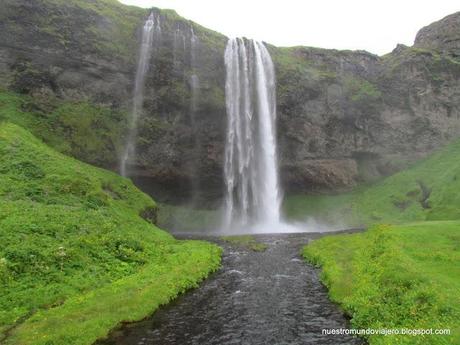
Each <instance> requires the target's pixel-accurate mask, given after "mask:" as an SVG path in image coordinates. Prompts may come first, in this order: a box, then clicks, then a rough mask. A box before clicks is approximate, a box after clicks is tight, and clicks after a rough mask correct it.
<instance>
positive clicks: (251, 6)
mask: <svg viewBox="0 0 460 345" xmlns="http://www.w3.org/2000/svg"><path fill="white" fill-rule="evenodd" d="M120 2H122V3H125V4H129V5H136V6H140V7H159V8H170V9H174V10H176V11H177V12H178V13H179V14H180V15H181V16H183V17H185V18H187V19H191V20H193V21H195V22H197V23H199V24H201V25H203V26H205V27H208V28H210V29H213V30H215V31H219V32H221V33H223V34H225V35H227V36H230V37H236V36H245V37H248V38H254V39H258V40H263V41H266V42H269V43H272V44H275V45H277V46H293V45H305V46H313V47H321V48H336V49H352V50H356V49H364V50H367V51H369V52H372V53H374V54H378V55H382V54H385V53H388V52H390V51H391V50H393V48H394V47H395V46H396V44H397V43H403V44H406V45H412V43H413V41H414V38H415V34H416V33H417V31H418V30H419V29H420V28H422V27H423V26H425V25H428V24H430V23H432V22H433V21H436V20H439V19H441V18H443V17H445V16H446V15H448V14H451V13H454V12H456V11H459V10H460V1H459V0H419V1H416V0H377V1H376V0H281V1H278V0H265V1H263V0H120Z"/></svg>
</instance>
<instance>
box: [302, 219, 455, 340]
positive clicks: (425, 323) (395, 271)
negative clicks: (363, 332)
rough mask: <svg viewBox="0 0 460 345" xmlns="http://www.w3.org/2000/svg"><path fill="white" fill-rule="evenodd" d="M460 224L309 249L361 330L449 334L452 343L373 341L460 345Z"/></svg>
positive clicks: (414, 227)
mask: <svg viewBox="0 0 460 345" xmlns="http://www.w3.org/2000/svg"><path fill="white" fill-rule="evenodd" d="M459 248H460V222H459V221H431V222H421V223H410V224H405V225H400V226H389V225H380V226H376V227H373V228H372V229H370V230H369V231H367V232H364V233H359V234H352V235H337V236H328V237H324V238H322V239H320V240H316V241H313V242H312V243H311V244H310V245H308V246H306V247H305V248H304V252H303V254H304V256H305V258H306V259H308V260H309V261H310V262H312V263H314V264H317V265H319V266H321V267H322V268H323V271H322V274H321V279H322V281H323V282H324V283H325V284H326V286H327V287H328V288H329V292H330V296H331V298H332V299H333V300H334V301H336V302H338V303H339V304H340V305H341V306H342V307H343V309H344V310H345V311H346V312H347V313H348V314H350V315H351V316H352V319H351V324H352V326H353V327H354V328H359V329H365V328H374V329H381V328H409V329H429V328H433V329H445V328H450V329H451V333H452V335H450V336H447V335H432V336H430V335H428V336H410V335H387V336H382V335H380V336H378V335H374V336H370V338H369V343H370V344H371V345H379V344H410V345H415V344H459V343H460V321H459V320H460V265H459V261H460V252H459Z"/></svg>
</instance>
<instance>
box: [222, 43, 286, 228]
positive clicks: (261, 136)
mask: <svg viewBox="0 0 460 345" xmlns="http://www.w3.org/2000/svg"><path fill="white" fill-rule="evenodd" d="M225 66H226V85H225V96H226V107H227V118H228V119H227V139H226V146H225V164H224V179H225V185H226V191H225V202H224V208H225V210H224V211H225V213H224V228H225V229H231V228H235V227H244V226H252V225H264V226H265V225H268V226H272V225H275V226H276V225H277V224H279V223H280V202H281V195H280V194H281V192H280V188H279V182H278V171H277V153H276V94H275V72H274V66H273V62H272V60H271V57H270V54H269V52H268V50H267V49H266V48H265V46H264V45H263V44H262V43H260V42H257V41H253V40H245V39H241V38H236V39H231V40H229V41H228V43H227V48H226V50H225Z"/></svg>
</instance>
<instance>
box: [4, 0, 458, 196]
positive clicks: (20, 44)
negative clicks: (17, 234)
mask: <svg viewBox="0 0 460 345" xmlns="http://www.w3.org/2000/svg"><path fill="white" fill-rule="evenodd" d="M0 5H1V8H2V10H1V11H0V83H1V85H2V87H3V88H7V89H10V90H14V91H16V92H19V93H23V94H27V102H26V106H27V108H28V110H30V109H32V111H35V112H36V113H37V117H40V116H41V118H40V119H41V121H44V122H46V126H47V128H49V129H50V133H54V134H56V133H58V134H56V135H60V136H61V137H59V138H61V139H62V140H63V141H68V142H69V147H70V148H69V149H68V152H67V153H70V154H73V155H74V156H77V157H78V158H80V159H83V160H86V161H88V162H90V163H93V164H97V165H101V166H104V167H109V168H112V169H116V168H117V165H118V156H119V152H120V150H121V147H122V144H123V143H124V139H123V133H126V118H127V115H128V113H129V110H130V107H131V97H132V89H133V83H134V80H133V79H134V76H135V71H136V63H137V54H138V50H139V40H140V34H141V29H142V25H143V23H144V21H145V18H146V17H147V16H148V13H149V10H144V9H139V8H135V7H128V6H124V5H121V4H119V3H118V2H117V1H116V0H93V1H83V0H72V1H64V0H33V1H26V0H19V1H18V0H15V1H13V0H0ZM155 12H156V13H157V15H158V16H159V18H160V22H161V29H162V30H161V40H160V41H159V43H157V45H156V46H155V48H154V51H153V56H152V60H151V66H150V70H149V74H148V75H147V77H146V91H145V105H144V114H143V116H142V118H141V121H140V123H139V128H140V133H139V138H138V145H137V147H138V149H137V151H138V158H137V161H136V162H135V164H133V165H132V167H131V171H132V172H133V176H134V179H135V180H136V181H137V183H138V184H140V185H141V186H143V187H144V189H145V190H147V191H151V192H152V193H154V194H155V195H156V196H157V198H158V197H159V198H160V199H162V198H163V199H165V200H168V199H170V198H171V196H174V197H175V198H178V199H182V200H187V199H190V198H192V197H196V198H198V199H201V200H203V199H206V200H215V199H217V198H219V196H220V194H221V192H222V190H223V188H222V187H223V186H222V183H223V182H222V163H223V157H222V154H223V148H224V141H225V128H226V115H225V95H224V83H225V67H224V60H223V53H224V49H225V44H226V40H227V38H226V37H224V36H222V35H220V34H218V33H215V32H212V31H210V30H207V29H205V28H203V27H201V26H199V25H197V24H195V23H193V22H190V21H187V20H184V19H182V18H181V17H179V16H177V15H176V14H175V12H173V11H159V10H155ZM459 18H460V13H455V14H453V15H451V16H448V17H446V18H445V19H443V20H441V21H439V22H436V23H434V24H432V25H430V26H428V27H425V28H423V29H422V30H420V32H419V33H418V35H417V38H416V41H415V44H414V46H413V47H405V46H401V45H399V46H398V47H397V48H396V49H395V50H394V51H393V52H392V53H391V54H388V55H385V56H382V57H378V56H375V55H372V54H369V53H367V52H361V51H356V52H351V51H336V50H325V49H315V48H306V47H294V48H277V47H273V46H269V50H270V53H271V55H272V58H273V60H274V62H275V66H276V70H277V97H278V138H279V151H280V152H279V154H280V159H281V176H282V182H283V186H284V188H285V189H286V190H287V191H289V192H302V191H337V190H340V189H348V188H350V187H352V186H354V185H355V184H357V183H360V182H362V181H368V180H371V179H374V178H378V177H379V176H382V175H387V174H389V173H392V172H394V171H396V170H398V169H400V168H402V167H403V166H404V165H405V164H407V162H408V161H411V160H414V159H417V158H419V157H422V156H424V155H426V154H427V153H429V152H431V151H432V150H433V149H435V148H437V147H439V146H441V145H442V144H444V143H446V142H447V141H449V140H450V139H451V138H453V137H456V136H458V135H459V134H460V119H459V116H460V96H459V95H460V83H459V78H460V62H459V49H460V43H459V42H460V41H459V37H460V25H459ZM192 41H193V42H194V43H193V44H192ZM192 47H194V48H193V49H192ZM192 86H195V88H193V87H192ZM82 101H84V102H86V103H88V104H91V105H94V106H97V107H99V108H101V107H102V108H104V109H105V112H104V114H105V115H104V116H98V117H88V116H89V115H88V114H87V113H86V112H84V111H83V112H81V113H78V112H75V111H74V112H72V114H73V115H72V116H73V117H74V118H73V121H66V122H65V121H64V119H65V118H66V117H65V116H52V117H50V116H48V117H46V116H45V115H44V114H46V113H48V112H49V111H51V112H52V111H53V110H54V109H55V108H56V107H58V106H60V105H61V104H62V103H63V102H66V103H70V104H77V103H78V102H82ZM99 108H98V109H99ZM61 113H62V112H61ZM61 113H60V114H61ZM64 115H65V114H64ZM42 118H43V119H42ZM80 120H81V121H80ZM84 120H85V121H86V122H87V124H88V125H87V127H88V128H87V129H86V132H85V133H90V132H91V130H92V129H94V131H96V130H97V129H100V128H105V129H106V130H105V133H104V135H100V136H97V138H98V139H94V140H96V141H97V140H99V141H101V143H98V144H100V145H102V146H103V147H104V148H105V149H104V150H100V151H98V150H95V149H94V147H99V146H100V145H99V146H94V147H92V149H91V150H90V148H88V147H87V146H84V145H83V144H82V141H84V140H85V139H84V137H83V136H77V135H74V134H75V133H81V128H80V127H79V126H81V124H80V122H82V121H83V122H84ZM107 122H110V123H107ZM55 126H57V127H59V129H60V130H59V131H57V130H55V128H54V127H55ZM36 132H37V131H36ZM61 133H63V134H61ZM35 134H37V135H40V133H35ZM42 137H43V139H44V140H45V141H46V140H47V135H46V134H45V133H42ZM82 147H83V148H82ZM98 152H100V153H99V154H98Z"/></svg>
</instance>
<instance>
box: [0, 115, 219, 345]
mask: <svg viewBox="0 0 460 345" xmlns="http://www.w3.org/2000/svg"><path fill="white" fill-rule="evenodd" d="M23 120H26V117H25V118H24V119H23ZM0 156H1V157H2V160H1V161H0V229H1V231H0V243H1V244H2V245H1V246H0V291H1V293H0V342H1V343H2V344H11V345H12V344H21V345H26V344H31V345H45V344H46V345H51V344H53V345H61V344H62V345H67V344H73V345H77V344H82V345H83V344H92V343H93V342H94V341H95V340H96V339H97V338H100V337H104V336H105V335H106V334H107V333H108V331H109V330H110V329H112V328H114V327H115V326H116V325H117V324H119V323H120V322H121V321H132V320H137V319H141V318H143V317H145V316H146V315H148V314H149V313H151V312H152V311H153V310H155V309H156V308H157V307H158V306H159V305H161V304H164V303H167V302H168V301H169V300H170V299H172V298H174V297H175V296H176V295H177V294H179V293H181V292H182V291H184V290H185V289H187V288H190V287H193V286H196V284H197V282H199V281H200V280H201V279H203V278H205V277H206V276H207V275H208V274H209V272H211V271H213V270H215V269H217V268H218V266H219V262H220V249H219V248H218V247H217V246H215V245H211V244H208V243H205V242H200V241H177V240H175V239H174V238H173V237H172V236H170V235H169V234H167V233H165V232H163V231H161V230H159V229H158V228H156V227H155V225H153V224H152V223H151V221H152V220H153V219H154V218H155V210H156V205H155V203H154V201H153V200H151V199H150V198H149V197H148V196H147V195H145V194H143V193H142V192H140V191H139V190H138V189H136V188H135V187H134V185H133V184H132V183H131V182H130V181H129V180H127V179H124V178H122V177H120V176H118V175H116V174H113V173H110V172H107V171H104V170H102V169H98V168H95V167H92V166H89V165H87V164H84V163H81V162H79V161H77V160H75V159H72V158H69V157H66V156H64V155H62V154H60V153H57V152H56V151H54V150H53V149H51V148H49V147H47V146H45V145H44V144H43V143H42V142H41V141H40V140H38V139H36V138H35V137H34V136H33V135H32V134H30V133H29V132H27V131H26V130H24V129H22V128H21V127H19V126H17V125H14V124H11V123H7V122H0Z"/></svg>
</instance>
